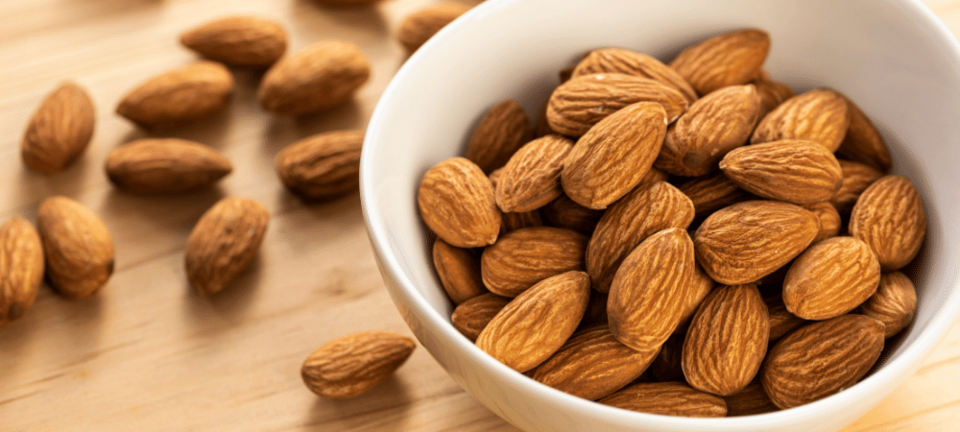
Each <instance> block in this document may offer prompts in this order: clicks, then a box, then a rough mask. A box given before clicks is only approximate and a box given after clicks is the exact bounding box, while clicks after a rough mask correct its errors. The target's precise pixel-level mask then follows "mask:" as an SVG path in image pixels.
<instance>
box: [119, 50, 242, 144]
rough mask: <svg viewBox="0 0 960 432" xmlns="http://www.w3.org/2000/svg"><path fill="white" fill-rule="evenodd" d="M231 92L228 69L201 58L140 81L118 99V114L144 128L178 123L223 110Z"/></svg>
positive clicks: (163, 126) (208, 115)
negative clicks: (190, 63) (195, 61)
mask: <svg viewBox="0 0 960 432" xmlns="http://www.w3.org/2000/svg"><path fill="white" fill-rule="evenodd" d="M232 91H233V76H232V75H230V71H228V70H227V68H226V67H224V66H223V65H222V64H220V63H214V62H209V61H203V62H199V63H195V64H192V65H189V66H184V67H181V68H177V69H174V70H172V71H169V72H166V73H164V74H161V75H158V76H156V77H153V78H151V79H149V80H147V81H145V82H143V83H141V84H140V85H139V86H137V87H136V88H134V89H133V90H131V91H130V92H129V93H127V95H126V96H124V97H123V99H121V100H120V103H119V104H118V105H117V114H120V115H121V116H123V117H126V118H127V119H128V120H130V121H132V122H134V123H136V124H138V125H140V126H141V127H144V128H147V129H155V128H166V127H171V126H179V125H181V124H185V123H190V122H194V121H197V120H201V119H204V118H207V117H210V116H212V115H214V114H216V113H218V112H220V111H223V109H224V108H226V106H227V102H228V101H229V100H230V93H231V92H232Z"/></svg>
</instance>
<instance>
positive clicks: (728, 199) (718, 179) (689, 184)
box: [679, 171, 756, 218]
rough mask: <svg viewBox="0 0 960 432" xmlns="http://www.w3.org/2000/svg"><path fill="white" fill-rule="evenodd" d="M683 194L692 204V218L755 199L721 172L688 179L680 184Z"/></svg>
mask: <svg viewBox="0 0 960 432" xmlns="http://www.w3.org/2000/svg"><path fill="white" fill-rule="evenodd" d="M679 189H680V192H683V194H684V195H686V196H687V197H688V198H690V202H692V203H693V209H694V217H695V218H700V217H703V216H707V215H709V214H711V213H713V212H715V211H717V210H720V209H722V208H724V207H728V206H731V205H733V204H736V203H739V202H743V201H747V200H751V199H756V197H755V196H754V195H753V194H751V193H749V192H747V191H745V190H743V189H740V187H739V186H737V184H736V183H734V182H733V181H732V180H730V179H729V178H727V176H726V175H724V174H723V171H718V172H716V173H713V174H710V175H707V176H702V177H697V178H694V179H690V180H688V181H686V182H685V183H683V184H681V185H680V187H679Z"/></svg>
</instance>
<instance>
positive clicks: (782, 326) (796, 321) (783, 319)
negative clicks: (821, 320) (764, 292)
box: [764, 295, 809, 344]
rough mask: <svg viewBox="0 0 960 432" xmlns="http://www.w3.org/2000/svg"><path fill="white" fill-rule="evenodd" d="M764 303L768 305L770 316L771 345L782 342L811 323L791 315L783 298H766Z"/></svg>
mask: <svg viewBox="0 0 960 432" xmlns="http://www.w3.org/2000/svg"><path fill="white" fill-rule="evenodd" d="M764 302H765V303H766V304H767V312H768V314H769V316H770V344H773V343H774V342H776V341H778V340H780V338H782V337H783V336H785V335H786V334H787V333H790V332H792V331H794V330H796V329H797V328H798V327H800V326H802V325H804V324H808V323H809V321H807V320H805V319H803V318H800V317H798V316H796V315H794V314H792V313H790V311H788V310H787V306H786V305H785V304H783V298H782V297H780V296H779V295H778V296H775V297H769V298H766V299H764Z"/></svg>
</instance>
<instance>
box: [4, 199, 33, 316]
mask: <svg viewBox="0 0 960 432" xmlns="http://www.w3.org/2000/svg"><path fill="white" fill-rule="evenodd" d="M0 269H2V270H0V325H3V324H7V323H9V322H11V321H14V320H16V319H19V318H20V317H21V316H23V314H24V313H26V312H27V310H29V309H30V306H32V305H33V301H34V300H36V298H37V291H38V290H39V289H40V282H42V281H43V246H42V245H41V243H40V235H39V234H37V230H35V229H33V225H30V222H27V221H26V220H24V219H22V218H19V217H14V218H12V219H10V220H8V221H7V222H6V223H4V224H3V226H0Z"/></svg>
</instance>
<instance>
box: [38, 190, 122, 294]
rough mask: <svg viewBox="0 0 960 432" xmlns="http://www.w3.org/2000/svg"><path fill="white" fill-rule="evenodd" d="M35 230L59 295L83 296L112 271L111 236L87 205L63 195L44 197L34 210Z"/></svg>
mask: <svg viewBox="0 0 960 432" xmlns="http://www.w3.org/2000/svg"><path fill="white" fill-rule="evenodd" d="M37 230H38V231H39V233H40V239H41V240H42V241H43V254H44V257H45V259H46V270H47V276H48V278H49V279H50V281H51V282H52V284H53V287H54V289H56V290H57V292H59V293H60V295H62V296H64V297H66V298H69V299H82V298H86V297H90V296H92V295H94V294H96V293H97V292H99V291H100V289H101V288H103V286H104V285H106V283H107V280H108V279H110V275H111V274H113V259H114V249H113V239H112V238H111V237H110V232H109V231H107V227H106V226H105V225H104V224H103V221H101V220H100V218H99V217H97V215H96V214H94V213H93V212H92V211H90V209H89V208H87V207H85V206H84V205H83V204H80V203H78V202H76V201H74V200H72V199H69V198H66V197H62V196H54V197H50V198H47V199H46V200H44V201H43V203H41V204H40V209H39V210H38V211H37Z"/></svg>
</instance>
